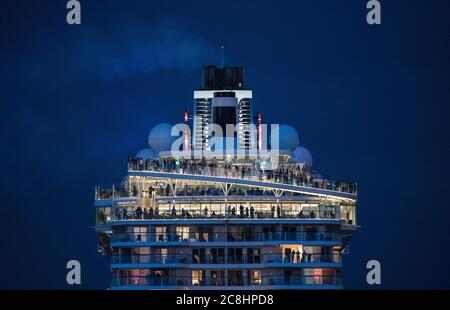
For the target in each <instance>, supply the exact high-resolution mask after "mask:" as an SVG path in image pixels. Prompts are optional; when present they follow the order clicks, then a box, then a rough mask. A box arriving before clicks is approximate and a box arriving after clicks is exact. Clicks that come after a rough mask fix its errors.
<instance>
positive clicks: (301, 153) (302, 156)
mask: <svg viewBox="0 0 450 310" xmlns="http://www.w3.org/2000/svg"><path fill="white" fill-rule="evenodd" d="M292 153H293V156H292V157H293V159H294V161H295V162H296V163H299V164H304V165H306V166H308V167H311V166H312V164H313V160H312V155H311V152H310V151H308V149H307V148H306V147H303V146H300V145H299V146H297V147H296V148H295V150H294V151H293V152H292Z"/></svg>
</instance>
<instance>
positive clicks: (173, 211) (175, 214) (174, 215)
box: [171, 206, 177, 217]
mask: <svg viewBox="0 0 450 310" xmlns="http://www.w3.org/2000/svg"><path fill="white" fill-rule="evenodd" d="M171 215H172V217H176V216H177V210H176V209H175V206H173V207H172V214H171Z"/></svg>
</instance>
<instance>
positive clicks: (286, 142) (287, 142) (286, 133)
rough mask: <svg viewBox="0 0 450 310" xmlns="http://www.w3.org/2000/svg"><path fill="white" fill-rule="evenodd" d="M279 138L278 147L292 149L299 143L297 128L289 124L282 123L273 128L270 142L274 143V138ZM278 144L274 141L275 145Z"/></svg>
mask: <svg viewBox="0 0 450 310" xmlns="http://www.w3.org/2000/svg"><path fill="white" fill-rule="evenodd" d="M272 137H273V139H277V138H278V139H279V140H278V141H279V142H278V149H280V150H290V151H292V150H293V149H294V148H295V147H296V146H297V145H298V144H299V136H298V132H297V130H296V129H295V128H293V127H292V126H289V125H280V126H278V127H276V128H274V129H273V130H272V132H271V133H270V143H271V145H272V141H274V140H273V139H272ZM275 145H276V144H275V143H273V146H272V147H274V146H275Z"/></svg>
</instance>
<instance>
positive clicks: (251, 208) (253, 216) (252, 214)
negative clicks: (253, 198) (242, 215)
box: [250, 206, 255, 218]
mask: <svg viewBox="0 0 450 310" xmlns="http://www.w3.org/2000/svg"><path fill="white" fill-rule="evenodd" d="M250 217H251V218H255V208H253V206H251V207H250Z"/></svg>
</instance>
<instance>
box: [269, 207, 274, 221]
mask: <svg viewBox="0 0 450 310" xmlns="http://www.w3.org/2000/svg"><path fill="white" fill-rule="evenodd" d="M270 215H271V217H273V218H274V217H275V207H274V206H272V208H271V209H270Z"/></svg>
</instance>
